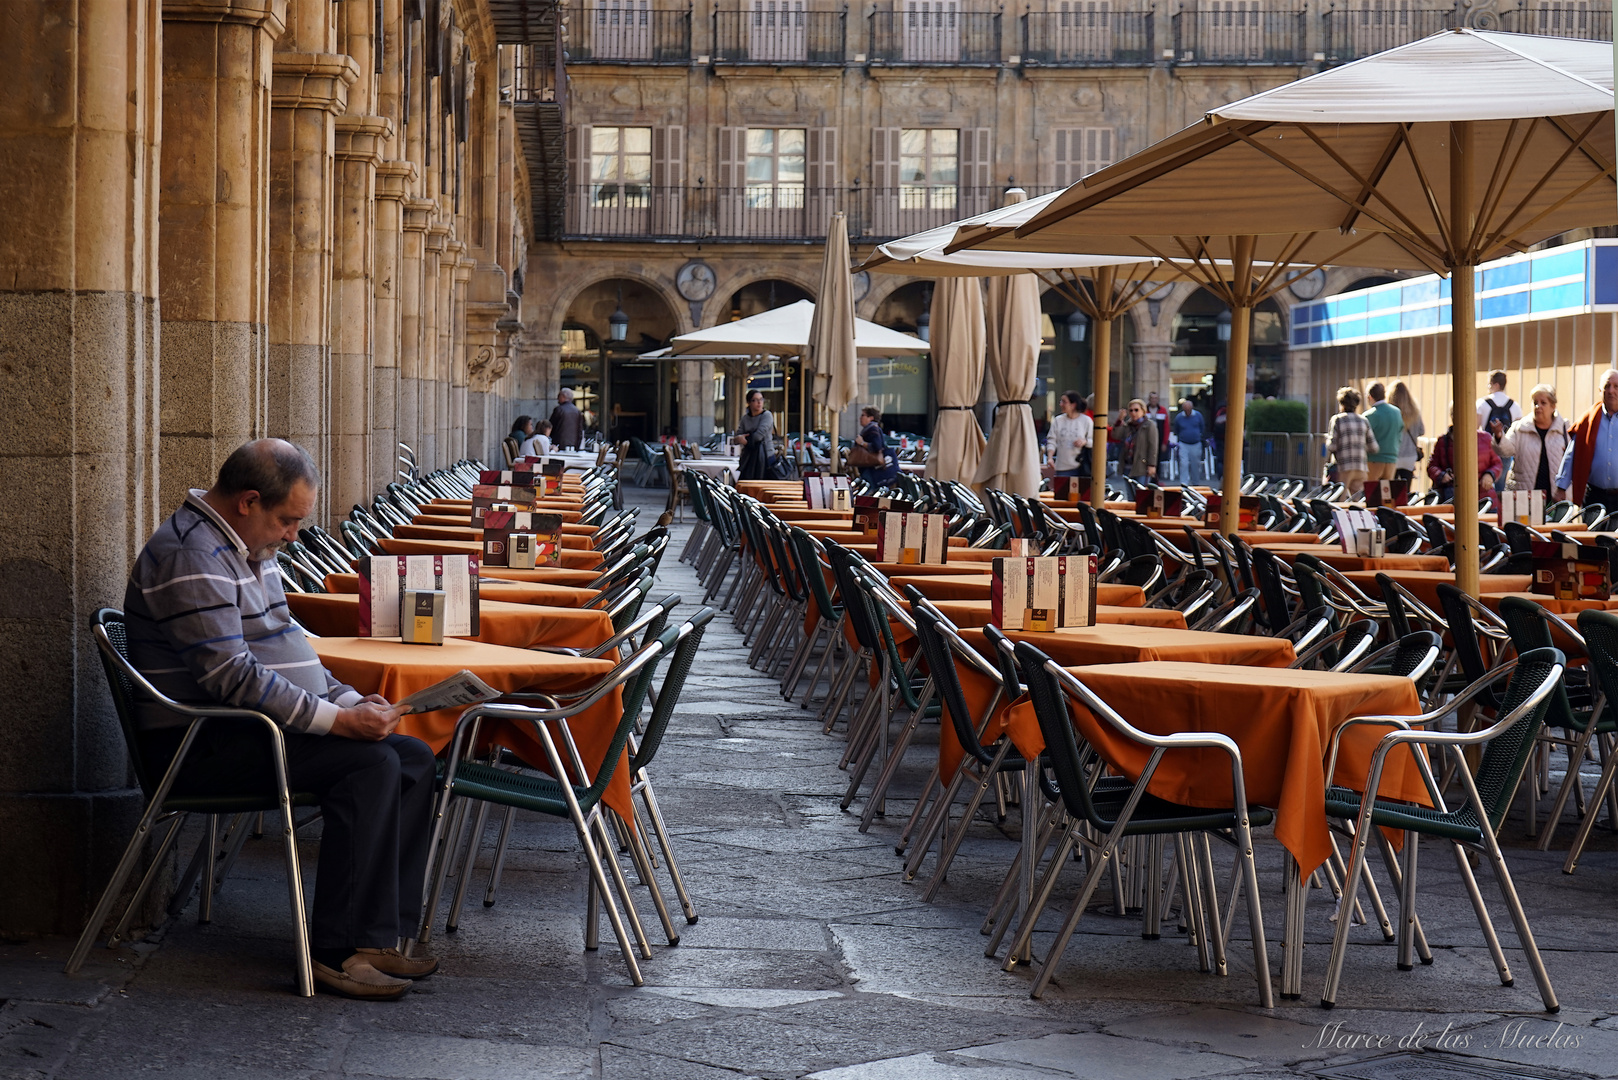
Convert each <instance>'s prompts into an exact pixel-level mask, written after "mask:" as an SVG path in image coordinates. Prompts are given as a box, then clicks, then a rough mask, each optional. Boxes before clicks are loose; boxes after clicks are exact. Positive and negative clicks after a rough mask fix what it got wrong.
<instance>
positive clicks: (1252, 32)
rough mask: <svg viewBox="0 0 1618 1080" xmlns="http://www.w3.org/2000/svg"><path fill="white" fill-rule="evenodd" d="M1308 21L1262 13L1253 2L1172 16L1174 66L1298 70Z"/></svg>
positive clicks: (1304, 57)
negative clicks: (1293, 66)
mask: <svg viewBox="0 0 1618 1080" xmlns="http://www.w3.org/2000/svg"><path fill="white" fill-rule="evenodd" d="M1307 19H1308V15H1307V13H1306V12H1304V11H1303V9H1301V8H1300V9H1295V10H1289V11H1281V10H1275V9H1268V8H1260V7H1259V6H1258V5H1257V4H1255V3H1252V2H1251V0H1214V2H1213V3H1210V4H1209V6H1208V7H1207V8H1205V9H1203V10H1201V11H1181V12H1179V13H1177V14H1176V15H1175V16H1174V62H1175V63H1176V64H1301V63H1305V62H1307V61H1308V60H1309V53H1308V52H1306V51H1305V46H1306V41H1307V38H1308V30H1307V23H1306V20H1307Z"/></svg>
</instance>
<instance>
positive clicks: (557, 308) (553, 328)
mask: <svg viewBox="0 0 1618 1080" xmlns="http://www.w3.org/2000/svg"><path fill="white" fill-rule="evenodd" d="M618 280H623V281H634V282H637V283H639V284H641V285H644V286H646V287H647V288H648V289H651V290H652V291H653V292H654V293H656V294H657V297H658V299H660V300H662V301H663V304H664V306H665V307H667V308H668V309H669V310H670V311H671V312H673V313H674V325H675V333H677V334H684V333H688V332H690V331H692V330H695V329H696V327H695V326H694V325H692V323H691V316H690V312H689V308H690V305H689V304H687V303H686V302H685V301H684V300H683V299H681V298H680V294H679V293H677V292H675V291H674V282H673V280H672V279H668V278H664V277H661V276H659V275H656V274H649V273H647V272H645V271H644V270H639V269H634V268H632V267H629V266H617V265H609V266H605V267H601V268H600V269H599V270H598V271H597V272H596V273H594V274H591V275H589V276H588V277H582V278H580V279H578V280H577V281H576V282H572V283H570V284H569V285H568V286H567V287H566V288H564V289H561V290H558V292H557V293H556V299H555V300H554V301H553V302H552V303H551V306H550V310H549V311H548V312H547V313H546V315H545V317H544V321H543V323H541V322H540V320H539V319H534V320H533V321H532V323H531V325H533V326H534V327H535V329H536V331H537V332H538V333H540V334H542V335H544V337H543V338H542V340H550V341H560V340H561V336H562V324H563V323H565V322H566V321H567V313H568V310H569V309H570V308H571V307H572V306H573V302H574V301H575V300H577V299H578V298H579V297H580V296H582V295H583V294H584V293H585V292H586V291H587V290H589V289H591V288H593V287H594V286H596V285H599V284H601V283H602V282H603V281H618ZM525 299H526V298H525Z"/></svg>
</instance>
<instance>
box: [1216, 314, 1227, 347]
mask: <svg viewBox="0 0 1618 1080" xmlns="http://www.w3.org/2000/svg"><path fill="white" fill-rule="evenodd" d="M1214 325H1215V327H1216V328H1217V330H1218V332H1219V340H1220V341H1229V340H1230V309H1229V308H1226V309H1225V310H1224V311H1221V312H1220V313H1219V318H1217V319H1215V320H1214Z"/></svg>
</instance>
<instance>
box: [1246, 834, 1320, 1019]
mask: <svg viewBox="0 0 1618 1080" xmlns="http://www.w3.org/2000/svg"><path fill="white" fill-rule="evenodd" d="M1281 873H1282V875H1283V876H1284V877H1285V878H1286V917H1285V921H1284V923H1283V925H1282V930H1281V996H1282V997H1284V998H1297V997H1302V996H1303V916H1304V910H1305V907H1306V905H1307V904H1308V902H1309V889H1308V883H1307V882H1305V881H1304V880H1303V879H1302V877H1301V875H1300V874H1299V872H1298V862H1297V860H1296V859H1294V858H1293V857H1292V853H1291V852H1290V851H1288V852H1286V853H1285V854H1284V855H1283V856H1282V859H1281ZM1253 932H1254V933H1262V932H1263V931H1262V929H1261V928H1259V927H1254V928H1253Z"/></svg>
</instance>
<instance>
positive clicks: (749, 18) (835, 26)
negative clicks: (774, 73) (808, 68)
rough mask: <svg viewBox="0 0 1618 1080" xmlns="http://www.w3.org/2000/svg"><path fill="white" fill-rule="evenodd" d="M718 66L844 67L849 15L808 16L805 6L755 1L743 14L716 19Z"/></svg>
mask: <svg viewBox="0 0 1618 1080" xmlns="http://www.w3.org/2000/svg"><path fill="white" fill-rule="evenodd" d="M713 40H714V47H713V62H714V63H716V64H779V65H798V64H816V65H820V64H842V63H843V62H844V61H845V60H846V59H847V58H848V13H847V12H846V11H810V10H808V5H807V4H806V3H805V2H804V0H753V5H752V7H750V8H747V9H745V10H732V11H715V12H714V14H713Z"/></svg>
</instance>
